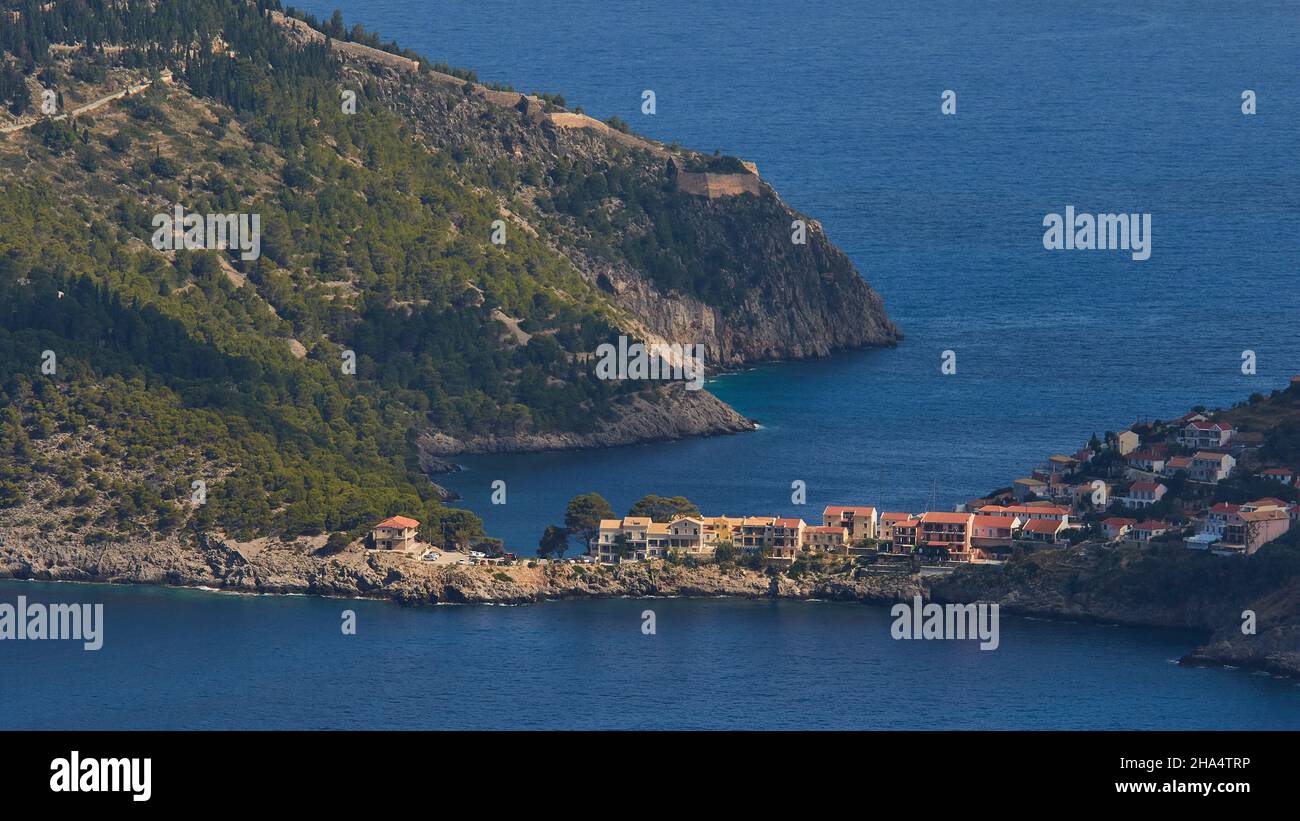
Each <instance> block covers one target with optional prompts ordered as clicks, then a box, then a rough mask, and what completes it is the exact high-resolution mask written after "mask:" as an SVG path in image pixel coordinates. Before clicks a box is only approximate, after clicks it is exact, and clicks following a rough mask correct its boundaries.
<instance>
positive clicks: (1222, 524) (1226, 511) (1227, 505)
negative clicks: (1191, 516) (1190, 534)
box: [1196, 502, 1241, 539]
mask: <svg viewBox="0 0 1300 821" xmlns="http://www.w3.org/2000/svg"><path fill="white" fill-rule="evenodd" d="M1239 510H1241V505H1235V504H1233V503H1231V502H1219V503H1218V504H1216V505H1215V506H1214V507H1212V508H1210V509H1209V510H1207V511H1205V515H1204V516H1202V517H1201V520H1200V522H1199V523H1198V525H1197V528H1196V530H1197V532H1199V533H1209V534H1212V535H1214V536H1218V537H1219V538H1220V539H1222V538H1223V532H1224V531H1225V530H1226V529H1227V527H1228V520H1229V519H1231V518H1232V516H1233V514H1235V513H1236V512H1237V511H1239Z"/></svg>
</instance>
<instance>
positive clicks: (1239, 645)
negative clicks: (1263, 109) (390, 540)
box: [0, 528, 1300, 678]
mask: <svg viewBox="0 0 1300 821" xmlns="http://www.w3.org/2000/svg"><path fill="white" fill-rule="evenodd" d="M3 578H9V579H30V580H37V581H68V582H83V583H107V584H155V585H165V586H172V587H188V588H198V587H202V588H209V589H214V590H219V591H227V592H238V593H270V594H300V595H316V596H327V597H339V598H370V599H389V600H392V601H396V602H398V603H400V604H405V605H429V604H528V603H537V602H542V601H551V600H564V599H578V598H620V597H632V598H638V597H700V598H708V597H722V596H726V597H736V598H751V599H761V598H788V599H805V600H806V599H818V600H827V601H842V602H859V603H864V604H876V605H888V604H893V603H895V602H899V601H911V599H912V598H913V597H914V596H917V595H920V596H923V597H925V598H926V599H927V600H934V601H937V602H941V603H942V602H972V601H987V602H996V603H997V604H998V605H999V606H1000V608H1001V610H1002V612H1004V613H1006V614H1008V615H1020V616H1033V617H1040V618H1049V619H1057V620H1069V621H1091V622H1101V623H1108V624H1120V625H1127V626H1142V627H1165V628H1180V629H1193V630H1201V631H1204V632H1205V634H1206V635H1207V637H1208V640H1207V642H1206V643H1205V644H1203V645H1201V646H1199V647H1196V648H1193V649H1191V650H1189V652H1188V653H1187V655H1186V656H1184V657H1183V659H1182V660H1181V661H1182V663H1183V664H1187V665H1198V666H1232V667H1242V668H1247V669H1252V670H1261V671H1265V672H1268V673H1272V674H1275V675H1285V676H1292V677H1296V678H1300V652H1296V650H1295V647H1296V646H1297V644H1300V641H1297V640H1298V639H1300V624H1297V623H1295V622H1294V621H1293V620H1291V619H1290V616H1289V613H1290V606H1291V602H1292V601H1293V600H1294V599H1295V597H1296V596H1297V594H1298V593H1300V585H1291V586H1288V587H1286V588H1284V589H1282V590H1280V591H1276V592H1274V593H1272V594H1270V596H1267V597H1265V599H1268V601H1265V600H1261V601H1260V602H1257V603H1254V604H1255V606H1256V607H1257V608H1259V609H1260V614H1261V615H1260V618H1261V624H1262V625H1263V626H1261V629H1260V632H1259V635H1255V636H1243V635H1241V633H1240V630H1239V629H1238V628H1239V622H1236V621H1233V620H1231V619H1229V620H1227V621H1224V617H1225V616H1224V613H1220V612H1215V611H1210V610H1207V609H1205V608H1203V607H1201V606H1199V605H1196V604H1193V605H1189V606H1185V607H1174V608H1170V607H1160V606H1154V605H1153V606H1148V607H1146V608H1134V607H1133V606H1132V604H1131V603H1130V602H1126V601H1124V600H1123V599H1122V597H1113V596H1106V595H1097V594H1093V595H1073V594H1070V593H1067V592H1064V591H1063V590H1062V589H1061V588H1059V587H1057V586H1055V585H1054V584H1053V583H1051V582H1048V583H1043V584H1023V583H1012V582H1010V580H1009V579H1008V578H1007V577H1006V574H1005V573H1002V572H1001V571H1000V569H998V568H993V567H982V568H976V567H972V568H964V569H962V570H961V571H958V572H957V573H953V574H951V575H947V576H938V577H920V576H912V575H910V574H906V573H881V572H869V571H866V570H860V569H859V570H854V571H851V572H849V573H835V574H826V573H821V574H816V573H808V574H805V575H802V576H800V577H798V578H792V577H791V576H788V575H785V574H777V575H769V574H767V573H762V572H757V571H753V570H747V569H744V568H740V567H736V566H732V565H728V566H718V565H714V564H704V565H700V566H698V567H691V566H687V565H675V564H667V563H664V562H644V563H633V564H623V565H618V566H614V567H597V566H589V565H578V564H545V565H537V566H535V567H528V566H527V564H517V565H509V566H463V565H434V564H431V563H428V562H421V561H419V560H417V559H415V558H414V557H411V556H406V555H402V554H398V553H392V552H387V551H371V550H364V549H360V548H355V547H354V548H349V549H347V550H344V551H341V552H339V553H334V554H325V553H322V552H321V551H320V549H319V548H313V546H312V545H311V544H302V543H292V544H282V543H280V542H266V543H262V544H258V545H244V544H237V543H233V542H228V541H225V540H223V539H221V538H218V537H210V536H202V537H199V539H198V540H197V542H196V543H195V544H193V545H186V544H183V543H182V541H181V540H180V539H177V538H175V537H171V538H167V539H163V540H160V541H153V542H127V543H122V544H111V545H106V546H94V547H90V546H75V545H66V544H61V543H60V542H58V541H57V540H55V539H52V538H50V537H48V536H44V535H40V534H37V533H32V532H25V533H22V534H19V533H16V532H15V531H13V530H7V529H4V528H0V579H3ZM1270 601H1271V604H1270ZM1270 608H1271V609H1270ZM1232 609H1234V608H1229V610H1232ZM1227 615H1228V616H1231V615H1233V614H1232V613H1228V614H1227Z"/></svg>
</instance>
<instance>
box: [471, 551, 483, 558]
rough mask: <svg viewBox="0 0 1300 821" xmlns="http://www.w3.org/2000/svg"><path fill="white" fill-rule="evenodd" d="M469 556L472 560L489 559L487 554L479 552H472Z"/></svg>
mask: <svg viewBox="0 0 1300 821" xmlns="http://www.w3.org/2000/svg"><path fill="white" fill-rule="evenodd" d="M469 555H470V558H471V559H486V558H487V554H486V553H480V552H479V551H477V550H471V551H470V552H469Z"/></svg>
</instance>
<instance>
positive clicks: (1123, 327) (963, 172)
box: [298, 0, 1300, 554]
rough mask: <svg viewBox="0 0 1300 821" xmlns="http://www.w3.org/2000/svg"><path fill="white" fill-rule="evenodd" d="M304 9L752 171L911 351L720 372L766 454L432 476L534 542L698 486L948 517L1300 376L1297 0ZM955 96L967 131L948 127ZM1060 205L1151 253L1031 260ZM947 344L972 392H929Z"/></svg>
mask: <svg viewBox="0 0 1300 821" xmlns="http://www.w3.org/2000/svg"><path fill="white" fill-rule="evenodd" d="M298 6H299V7H300V8H303V9H305V10H306V11H309V12H311V13H313V14H315V15H316V16H318V17H320V18H322V19H324V18H327V17H328V16H329V15H330V13H331V12H332V10H333V9H335V8H340V9H341V10H342V12H343V14H344V18H345V20H346V21H347V23H348V24H349V25H351V24H352V23H357V22H359V23H361V24H363V25H364V26H366V27H367V28H370V29H374V30H377V31H378V32H379V33H380V34H381V36H383V37H384V38H385V39H392V38H396V39H398V40H400V42H402V43H403V44H404V45H406V46H408V47H410V48H413V49H415V50H417V51H419V52H421V53H423V54H425V55H426V56H428V57H429V59H431V60H432V61H434V62H446V63H448V64H450V65H455V66H463V67H471V68H473V69H475V70H476V71H477V72H478V75H479V77H480V78H481V79H482V80H483V81H485V82H490V81H495V82H502V83H508V84H510V85H512V86H513V87H515V88H516V89H519V90H522V91H528V92H532V91H550V92H558V93H561V94H563V95H564V96H565V98H566V100H567V103H568V105H569V106H575V105H581V106H583V107H584V108H585V109H586V111H587V113H589V114H591V115H593V116H595V117H598V118H601V119H604V118H606V117H609V116H611V115H617V116H619V117H621V118H623V119H624V120H627V121H628V122H629V123H630V124H631V125H632V127H633V129H634V130H636V131H639V132H641V133H644V134H646V135H648V136H651V137H654V138H656V139H659V140H663V141H665V142H671V141H674V140H676V141H678V142H680V143H681V144H683V145H688V146H691V147H694V148H697V149H701V150H705V151H712V150H714V149H721V150H722V151H723V152H724V153H730V154H735V155H737V156H740V157H742V158H745V159H749V160H753V161H755V162H756V163H757V164H758V167H759V170H760V172H761V173H762V174H763V176H764V177H765V178H766V179H767V180H768V181H769V182H771V183H772V184H773V185H774V186H775V187H776V189H777V191H779V192H780V194H781V196H782V198H783V199H785V201H786V202H788V203H790V204H791V205H792V206H793V207H794V208H796V209H798V210H800V211H802V212H804V213H806V214H808V215H810V216H811V217H813V218H815V219H818V220H820V221H821V222H822V224H823V225H824V227H825V230H826V232H827V235H828V236H829V237H830V239H831V240H832V241H833V242H835V243H836V244H838V245H839V246H840V247H841V248H843V249H844V250H845V252H846V253H847V254H848V255H849V257H850V258H851V259H852V260H853V262H854V264H855V265H856V266H857V268H858V270H859V271H861V273H862V275H863V276H864V277H865V278H866V280H867V281H868V282H869V283H870V284H871V285H872V287H874V288H875V289H876V290H877V291H878V292H879V293H880V294H881V295H882V297H883V298H884V302H885V307H886V309H887V310H888V311H889V314H890V316H891V317H892V318H893V319H894V320H895V321H896V322H897V323H898V324H899V325H900V326H901V328H902V329H903V331H904V333H905V334H906V339H905V340H904V342H903V344H902V345H901V347H899V348H898V349H896V350H870V351H861V352H857V353H849V354H844V355H840V356H836V357H834V358H831V359H827V360H823V361H817V362H807V363H797V364H780V365H771V366H760V367H758V368H755V369H754V370H751V371H748V372H745V373H741V374H734V375H727V376H724V377H722V378H720V379H717V380H715V381H713V382H711V383H710V384H709V389H710V390H712V391H713V392H714V393H716V394H717V395H718V396H720V397H721V398H722V399H724V400H726V401H727V402H729V403H731V404H732V405H733V406H734V407H736V408H737V409H738V410H739V411H741V412H742V413H744V414H745V415H747V416H749V417H752V418H754V419H756V420H758V421H759V423H761V425H762V430H760V431H758V432H755V433H750V434H746V435H741V436H731V437H721V438H714V439H708V440H696V441H691V442H683V443H678V444H672V445H660V444H656V445H647V446H642V447H631V448H620V449H614V450H606V451H603V452H599V453H592V452H587V453H554V454H543V455H530V456H507V457H484V458H465V459H462V460H460V461H462V462H463V463H464V464H465V466H466V467H467V468H468V471H467V472H465V473H463V474H460V475H457V476H451V477H448V478H447V480H446V481H445V482H443V481H442V480H439V481H440V482H441V483H443V484H445V485H447V486H449V487H451V488H452V489H454V490H456V491H457V492H459V493H461V494H462V495H463V496H464V498H465V500H466V502H465V503H466V504H468V505H469V506H470V507H471V508H472V509H474V511H475V512H477V513H478V514H479V515H480V516H482V517H483V519H484V521H485V523H486V524H487V526H488V529H489V530H490V531H491V532H492V533H493V534H494V535H496V536H500V537H503V538H505V539H506V541H507V543H508V544H509V545H510V546H511V547H512V548H514V549H517V550H519V551H521V552H525V553H530V554H531V553H532V552H533V551H535V549H536V546H537V540H538V538H539V537H540V536H541V533H542V530H543V529H544V526H545V525H546V524H548V523H558V522H560V521H561V519H562V518H563V514H564V508H565V504H566V503H567V501H568V500H569V498H570V497H571V496H573V495H574V494H575V493H581V492H586V491H598V492H600V493H601V494H603V495H604V496H605V497H606V498H608V499H609V500H610V502H611V503H613V505H614V507H615V508H616V509H619V510H626V509H627V507H629V506H630V505H631V504H632V503H633V502H634V501H635V500H636V499H638V498H640V497H641V496H643V495H645V494H647V493H657V494H661V495H678V494H682V495H685V496H687V497H688V498H690V499H691V500H692V501H694V502H695V503H696V504H697V505H699V506H700V508H701V509H702V510H704V511H705V512H706V513H709V514H722V513H726V514H730V515H736V514H743V513H749V514H755V515H758V514H765V515H788V516H803V517H804V518H805V519H807V520H809V521H811V520H814V519H817V518H818V517H819V516H820V512H821V509H822V508H823V507H824V506H825V505H826V504H855V503H858V504H872V505H876V506H877V507H881V508H885V509H890V510H906V511H917V510H922V509H925V508H927V507H931V506H932V505H937V506H938V507H940V508H943V509H950V508H951V506H952V505H953V504H955V503H958V502H963V501H966V500H968V499H971V498H974V497H977V496H979V495H982V494H984V493H986V492H988V491H990V490H993V489H994V488H997V487H1005V486H1007V485H1009V484H1010V483H1011V481H1012V480H1013V479H1015V478H1017V477H1020V476H1025V475H1027V474H1028V472H1029V470H1030V469H1031V468H1032V467H1033V466H1034V465H1035V464H1037V463H1039V462H1041V461H1044V460H1045V459H1046V457H1047V456H1049V455H1051V454H1053V453H1061V452H1064V453H1073V452H1074V451H1076V450H1078V449H1079V448H1080V447H1082V446H1083V445H1084V444H1085V443H1086V441H1087V440H1088V438H1089V436H1090V435H1091V434H1092V433H1094V432H1096V433H1098V434H1101V433H1104V432H1105V431H1108V430H1119V429H1122V428H1124V427H1127V426H1128V425H1130V424H1132V423H1133V422H1135V421H1137V420H1138V419H1151V418H1164V419H1168V418H1171V417H1175V416H1179V415H1181V414H1183V413H1185V412H1186V411H1187V410H1188V409H1189V408H1190V407H1192V406H1194V405H1205V406H1207V407H1210V408H1214V407H1226V406H1228V405H1231V404H1233V403H1235V402H1238V401H1241V400H1244V399H1245V398H1246V397H1248V396H1249V395H1250V394H1251V393H1253V392H1256V391H1258V392H1263V393H1267V392H1268V391H1271V390H1273V389H1275V388H1278V387H1285V386H1286V384H1287V382H1288V379H1289V377H1290V376H1291V375H1292V374H1300V334H1297V332H1296V330H1297V317H1298V316H1300V288H1297V277H1298V276H1300V271H1298V270H1297V269H1298V266H1300V163H1297V162H1296V159H1295V158H1296V155H1297V151H1300V141H1298V140H1297V137H1296V123H1297V122H1300V6H1297V5H1296V4H1295V3H1294V2H1286V3H1282V2H1263V3H1254V4H1251V5H1250V6H1249V7H1247V8H1238V7H1231V6H1226V5H1224V4H1221V3H1215V2H1210V1H1209V0H1203V1H1202V2H1185V1H1184V2H1159V3H1156V2H1151V3H1135V2H1132V0H1124V2H1113V1H1110V0H1102V1H1101V2H1092V3H1087V4H1074V3H1038V2H1006V1H1005V0H1004V1H1002V2H987V3H969V2H964V1H963V0H938V2H933V3H925V4H919V3H895V2H865V1H864V0H811V2H806V3H798V4H790V3H786V2H776V0H750V2H745V3H742V4H737V3H732V2H713V1H710V0H690V1H689V2H685V1H684V0H652V1H651V0H629V1H626V2H618V3H611V2H608V0H534V1H533V2H509V1H507V0H476V2H474V3H440V2H410V0H365V2H351V1H350V0H324V1H323V2H322V1H320V0H310V1H309V2H305V3H304V2H300V3H298ZM645 89H651V90H653V91H654V92H655V94H656V103H657V107H656V112H657V113H656V114H654V115H653V116H648V115H643V114H641V94H642V91H644V90H645ZM1247 89H1249V90H1251V91H1254V92H1255V94H1256V99H1257V102H1258V105H1257V113H1256V114H1255V115H1253V116H1246V115H1243V114H1242V112H1241V104H1242V100H1241V94H1242V92H1243V91H1245V90H1247ZM945 90H953V91H955V92H956V93H957V113H956V115H954V116H944V115H943V114H941V112H940V102H941V95H942V93H943V92H944V91H945ZM1067 205H1073V206H1075V209H1076V211H1078V212H1080V213H1082V212H1089V213H1094V214H1095V213H1111V212H1114V213H1118V212H1129V213H1150V214H1151V215H1152V235H1153V236H1152V253H1151V257H1150V259H1148V260H1145V261H1136V260H1133V259H1132V258H1131V255H1130V254H1129V253H1125V252H1120V251H1047V250H1045V249H1044V248H1043V231H1044V229H1043V218H1044V216H1045V215H1047V214H1049V213H1058V214H1060V213H1064V210H1065V207H1066V206H1067ZM944 351H953V352H954V353H955V354H956V364H957V372H956V374H955V375H950V376H945V375H943V374H942V373H941V372H940V364H941V357H942V355H943V352H944ZM1244 351H1253V352H1254V353H1255V356H1256V361H1257V372H1256V373H1255V374H1254V375H1244V374H1243V373H1242V371H1241V366H1242V354H1243V352H1244ZM498 479H500V480H504V481H505V482H506V486H507V494H506V504H505V505H495V506H494V505H492V504H491V488H492V483H493V482H494V481H495V480H498ZM796 480H802V481H803V482H805V483H806V486H807V504H806V505H804V506H797V505H794V504H792V503H791V484H792V482H794V481H796Z"/></svg>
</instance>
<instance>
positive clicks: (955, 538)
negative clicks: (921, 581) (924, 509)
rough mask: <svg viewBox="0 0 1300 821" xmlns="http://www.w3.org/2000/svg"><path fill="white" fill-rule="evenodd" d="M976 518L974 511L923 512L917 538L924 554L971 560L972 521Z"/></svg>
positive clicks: (960, 560) (942, 557)
mask: <svg viewBox="0 0 1300 821" xmlns="http://www.w3.org/2000/svg"><path fill="white" fill-rule="evenodd" d="M974 519H975V515H974V514H973V513H942V512H931V513H923V514H921V519H920V522H921V528H920V533H919V534H918V536H917V538H918V540H919V546H920V547H921V549H922V550H921V552H922V554H923V555H925V556H927V557H932V558H936V559H944V560H948V561H958V562H968V561H970V559H971V555H970V549H971V542H970V540H971V523H972V522H973V521H974Z"/></svg>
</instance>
